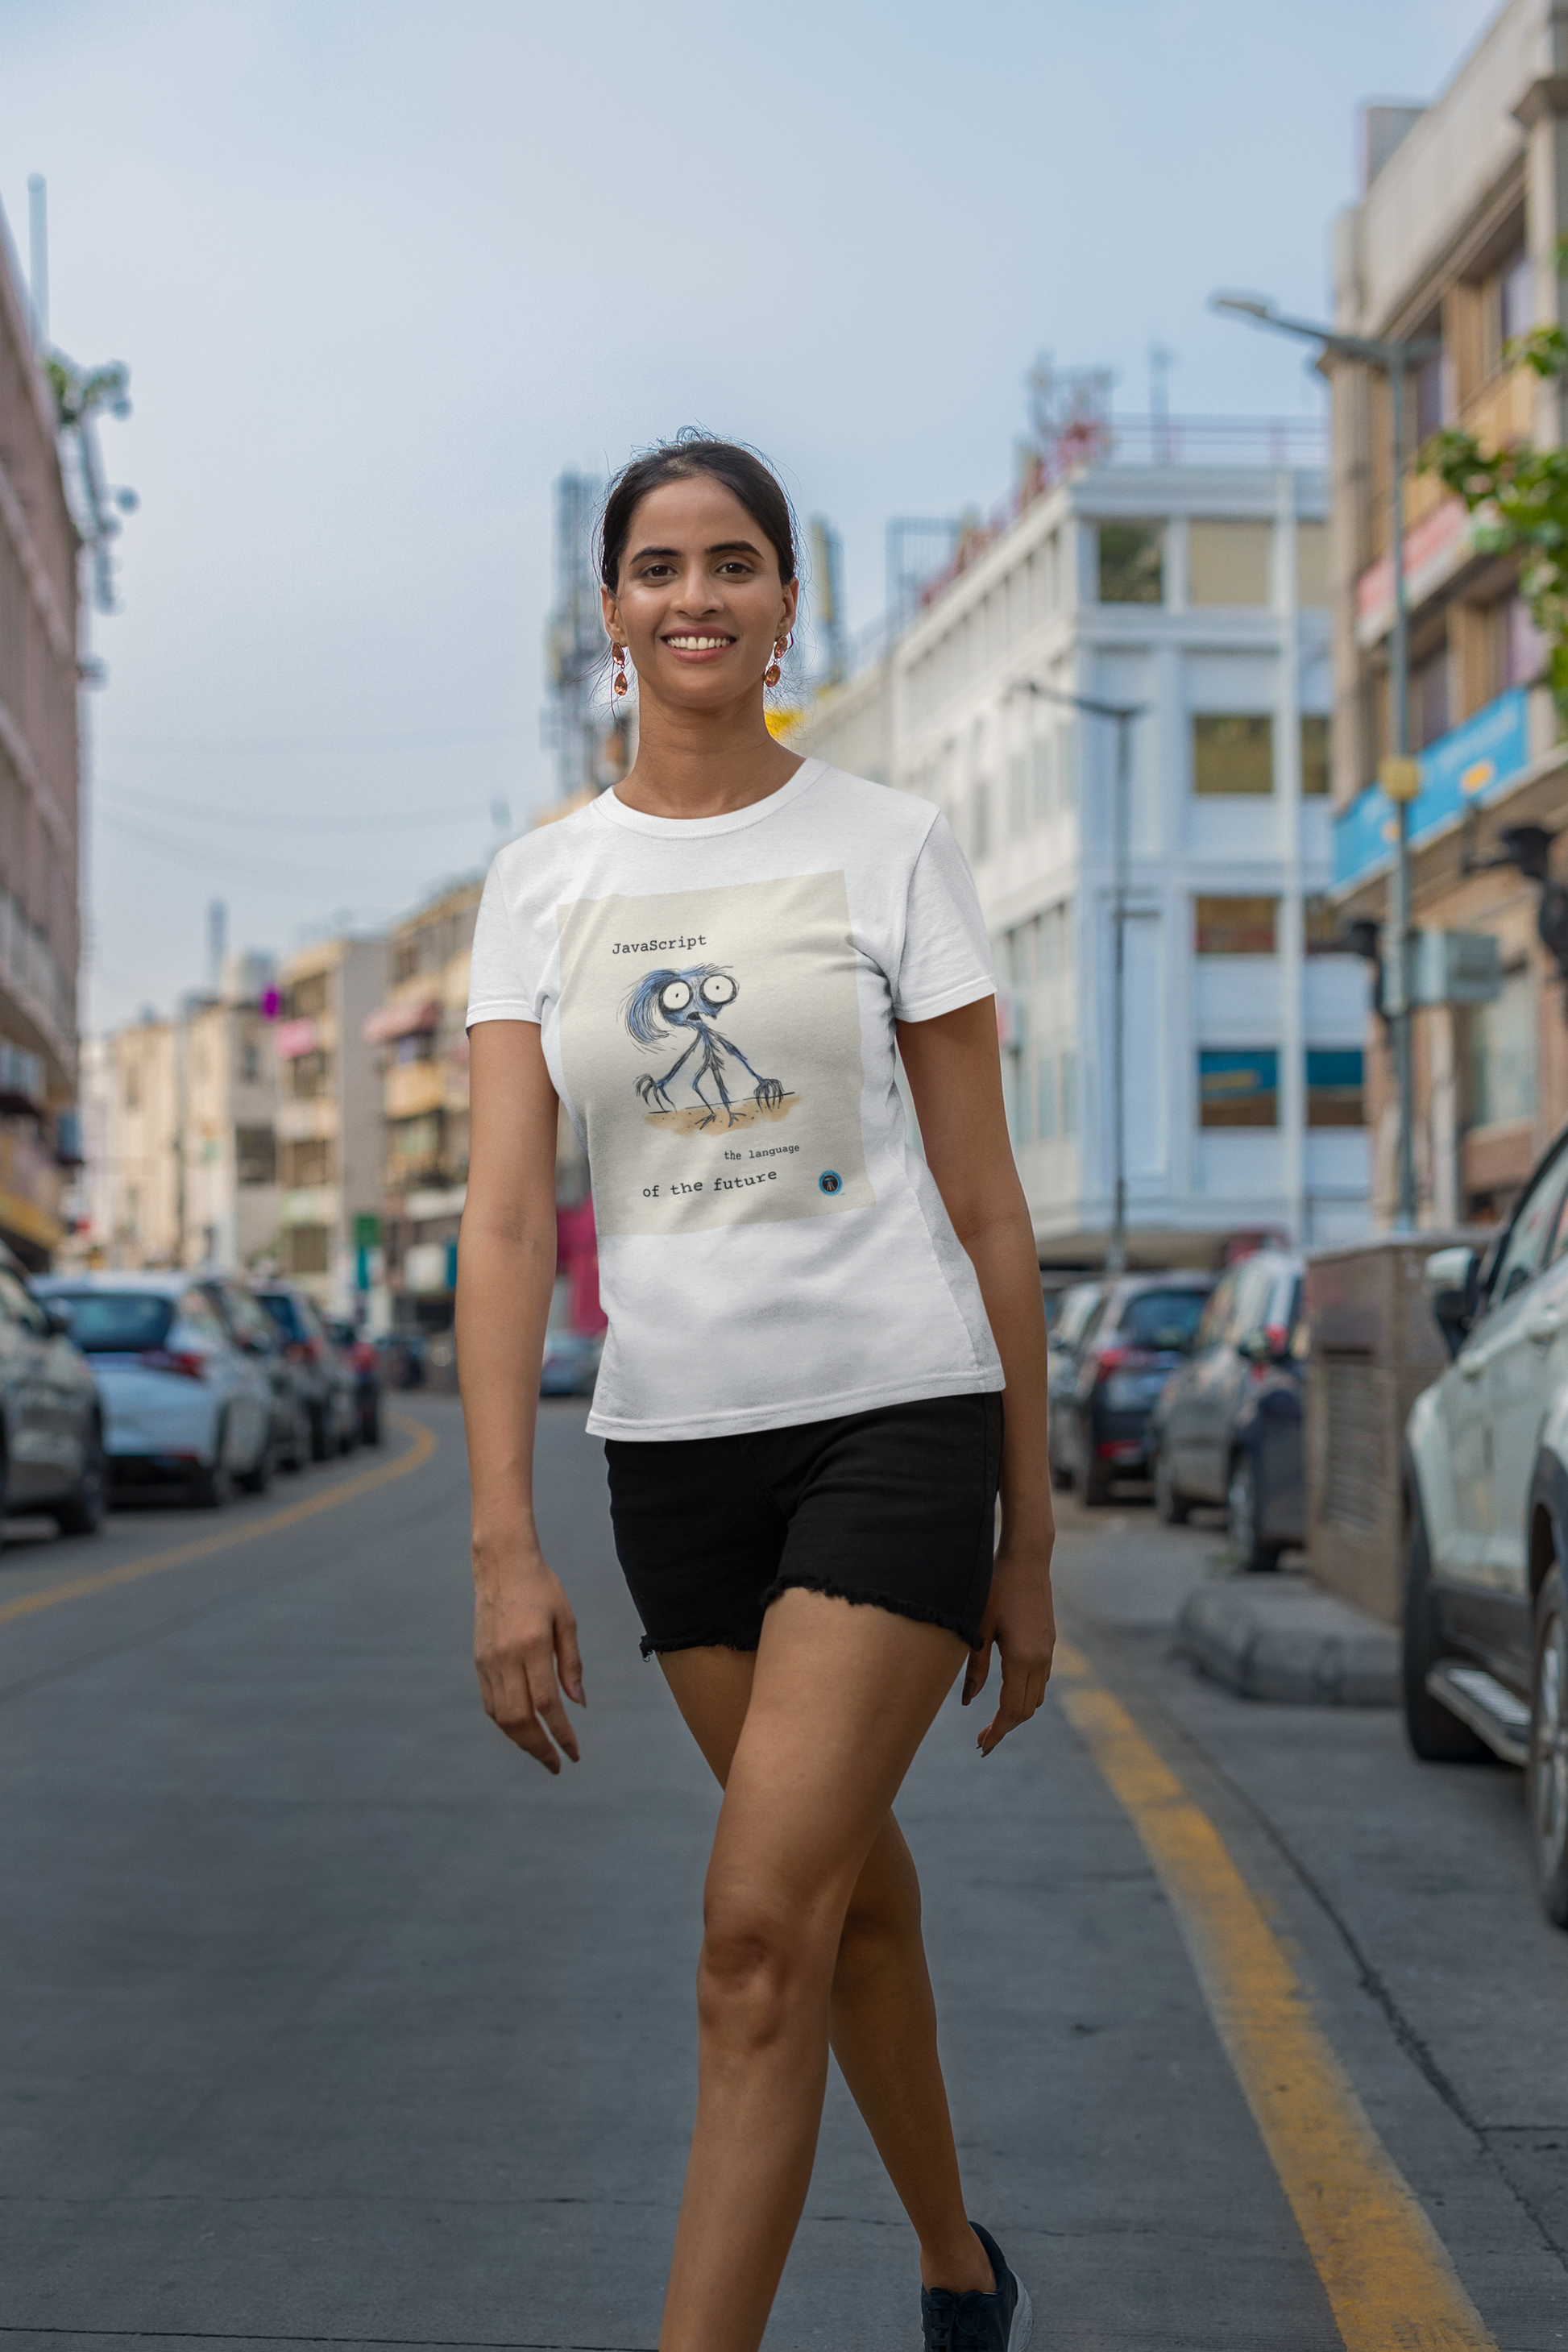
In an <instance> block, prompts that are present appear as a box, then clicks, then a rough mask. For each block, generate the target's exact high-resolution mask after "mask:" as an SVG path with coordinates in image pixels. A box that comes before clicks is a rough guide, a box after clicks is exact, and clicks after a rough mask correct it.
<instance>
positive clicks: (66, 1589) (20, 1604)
mask: <svg viewBox="0 0 1568 2352" xmlns="http://www.w3.org/2000/svg"><path fill="white" fill-rule="evenodd" d="M387 1419H388V1420H389V1421H390V1422H391V1423H392V1426H393V1427H394V1428H395V1429H401V1430H403V1431H405V1433H407V1434H408V1435H409V1436H411V1437H412V1438H413V1440H414V1443H413V1444H412V1445H411V1446H410V1447H409V1449H408V1451H407V1453H406V1454H399V1455H398V1457H397V1459H396V1461H395V1462H385V1463H382V1464H380V1465H378V1466H377V1467H376V1468H375V1469H374V1470H362V1471H361V1472H360V1474H359V1475H358V1476H357V1477H355V1478H345V1479H344V1480H343V1481H342V1484H341V1485H340V1486H327V1487H324V1488H323V1489H322V1491H321V1493H320V1494H318V1495H312V1496H310V1498H309V1500H308V1501H306V1502H303V1503H290V1504H289V1507H288V1509H287V1510H285V1511H271V1512H269V1513H268V1515H267V1517H265V1518H259V1519H250V1520H247V1523H246V1524H245V1525H244V1526H243V1527H238V1528H226V1530H225V1531H224V1533H223V1534H222V1535H210V1536H198V1537H197V1538H196V1540H195V1542H194V1543H186V1544H177V1545H176V1546H175V1547H174V1550H173V1551H156V1552H153V1554H152V1556H151V1558H150V1559H132V1560H127V1561H126V1563H125V1565H124V1567H123V1568H105V1569H100V1570H98V1571H97V1572H96V1573H95V1574H94V1575H91V1576H73V1577H71V1578H69V1579H68V1580H67V1581H66V1582H64V1583H62V1584H51V1585H47V1586H46V1587H45V1589H44V1590H43V1591H41V1592H29V1593H26V1595H24V1597H23V1598H22V1599H21V1600H20V1601H5V1603H4V1604H3V1605H0V1625H5V1624H9V1623H10V1622H11V1620H12V1619H13V1618H16V1617H36V1616H37V1613H38V1612H39V1611H40V1610H41V1609H58V1606H59V1604H60V1602H61V1601H85V1600H86V1599H87V1598H88V1596H89V1593H93V1592H109V1591H112V1589H113V1588H114V1586H115V1585H117V1584H134V1583H135V1582H136V1581H137V1580H138V1579H139V1578H141V1577H143V1576H157V1575H159V1574H161V1572H162V1571H163V1570H164V1569H166V1568H183V1567H184V1565H185V1563H186V1562H187V1561H188V1560H193V1559H207V1558H208V1557H210V1556H211V1555H212V1554H213V1553H215V1552H220V1551H233V1550H234V1549H236V1548H237V1546H238V1545H240V1544H247V1543H258V1542H259V1541H260V1539H261V1538H262V1537H263V1536H275V1535H278V1534H279V1533H280V1532H281V1531H282V1529H283V1528H297V1527H299V1526H300V1523H301V1521H302V1520H305V1519H313V1518H315V1517H317V1515H318V1513H320V1512H321V1511H335V1510H336V1509H337V1507H338V1505H339V1504H340V1503H352V1502H354V1501H356V1500H357V1499H358V1497H359V1496H361V1495H368V1494H370V1493H371V1492H372V1490H373V1489H374V1488H375V1487H377V1486H390V1485H391V1484H392V1481H393V1480H394V1479H395V1478H406V1477H407V1475H408V1474H409V1472H410V1471H411V1470H419V1469H422V1468H423V1467H424V1465H425V1464H426V1462H428V1461H429V1459H430V1456H431V1455H432V1454H434V1453H435V1451H436V1448H437V1445H438V1444H440V1440H439V1438H437V1435H436V1433H435V1431H434V1430H431V1429H427V1428H426V1426H425V1423H423V1422H422V1421H415V1420H413V1419H412V1418H411V1417H410V1416H409V1415H408V1414H407V1413H402V1412H394V1413H389V1414H388V1415H387Z"/></svg>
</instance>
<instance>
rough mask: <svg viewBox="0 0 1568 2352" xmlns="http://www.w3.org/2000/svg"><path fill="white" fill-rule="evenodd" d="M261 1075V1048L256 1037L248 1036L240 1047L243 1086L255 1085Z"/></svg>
mask: <svg viewBox="0 0 1568 2352" xmlns="http://www.w3.org/2000/svg"><path fill="white" fill-rule="evenodd" d="M260 1076H261V1048H260V1046H259V1045H258V1044H257V1042H256V1040H255V1038H254V1037H247V1038H246V1040H245V1042H244V1044H243V1045H241V1046H240V1049H239V1078H240V1084H241V1085H242V1086H247V1087H253V1086H255V1085H256V1083H257V1081H258V1079H259V1077H260Z"/></svg>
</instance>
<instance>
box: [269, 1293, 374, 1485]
mask: <svg viewBox="0 0 1568 2352" xmlns="http://www.w3.org/2000/svg"><path fill="white" fill-rule="evenodd" d="M251 1290H252V1295H253V1296H254V1297H257V1298H258V1299H259V1300H260V1301H261V1304H262V1306H263V1307H265V1308H266V1309H267V1312H268V1315H270V1316H271V1318H272V1320H273V1322H274V1324H275V1325H276V1326H277V1328H278V1331H279V1336H280V1337H281V1339H282V1341H283V1353H284V1355H285V1356H286V1357H287V1359H288V1360H289V1362H290V1363H291V1364H298V1365H299V1366H300V1370H301V1373H302V1374H303V1377H304V1381H305V1390H306V1397H307V1407H308V1410H309V1412H310V1452H311V1454H313V1455H314V1457H315V1459H316V1460H317V1461H318V1462H325V1461H326V1459H327V1457H328V1455H329V1454H352V1453H353V1449H354V1447H355V1446H356V1445H357V1444H358V1443H359V1413H358V1410H357V1408H356V1406H355V1403H354V1391H353V1374H352V1373H351V1372H350V1370H349V1369H348V1367H347V1366H346V1365H345V1364H344V1362H343V1360H342V1357H341V1356H340V1355H339V1353H338V1351H337V1349H335V1348H334V1347H333V1345H332V1342H331V1339H330V1338H329V1337H328V1334H327V1327H326V1325H325V1324H324V1323H323V1322H322V1320H321V1315H320V1313H319V1312H318V1310H317V1307H316V1304H315V1301H314V1300H313V1299H312V1298H311V1297H310V1296H309V1294H308V1293H307V1292H305V1291H303V1290H301V1289H300V1287H299V1286H298V1285H297V1284H296V1283H292V1282H258V1283H253V1284H252V1285H251Z"/></svg>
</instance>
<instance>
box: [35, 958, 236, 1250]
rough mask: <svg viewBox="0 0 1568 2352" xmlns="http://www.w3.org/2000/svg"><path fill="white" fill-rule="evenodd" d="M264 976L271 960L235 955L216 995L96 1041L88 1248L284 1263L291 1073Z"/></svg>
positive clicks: (83, 1221) (87, 1061) (86, 1110)
mask: <svg viewBox="0 0 1568 2352" xmlns="http://www.w3.org/2000/svg"><path fill="white" fill-rule="evenodd" d="M264 977H265V973H264V971H260V970H258V959H256V958H254V957H242V956H231V957H229V958H228V960H227V961H226V964H225V967H224V974H223V987H222V991H221V992H220V993H219V994H218V995H217V996H216V997H197V996H190V997H187V998H186V999H185V1000H184V1003H182V1004H181V1006H180V1009H179V1012H178V1013H176V1014H175V1015H174V1018H173V1019H169V1020H166V1019H163V1018H161V1017H159V1016H158V1015H157V1014H155V1013H148V1014H146V1015H144V1016H143V1018H142V1020H140V1021H138V1022H134V1023H132V1024H131V1025H130V1026H129V1027H127V1028H124V1029H121V1030H118V1031H117V1032H115V1034H113V1035H111V1036H109V1037H104V1038H98V1039H94V1040H92V1041H91V1042H90V1044H89V1046H88V1047H86V1048H85V1049H84V1052H83V1057H82V1060H83V1089H82V1105H83V1120H84V1128H85V1130H86V1138H85V1148H86V1151H87V1167H86V1170H85V1172H84V1177H83V1181H82V1183H81V1186H80V1188H79V1202H80V1209H81V1213H80V1216H79V1227H78V1231H77V1233H76V1234H75V1235H74V1236H73V1243H72V1247H73V1250H74V1251H75V1253H76V1254H77V1255H89V1256H90V1257H92V1258H93V1259H94V1260H96V1261H97V1262H99V1263H102V1264H108V1265H132V1266H136V1265H148V1266H153V1265H170V1266H173V1265H218V1266H223V1267H226V1268H246V1267H249V1268H263V1267H265V1268H268V1269H270V1268H271V1267H272V1266H273V1265H275V1263H276V1255H277V1249H278V1177H277V1140H276V1133H275V1126H276V1115H277V1102H278V1075H277V1065H276V1061H275V1058H274V1055H273V1051H272V1024H271V1023H270V1022H269V1021H268V1019H267V1018H266V1017H265V1014H264V1011H263V1007H262V1004H261V1003H260V1001H259V994H258V991H259V985H260V981H261V979H262V978H264Z"/></svg>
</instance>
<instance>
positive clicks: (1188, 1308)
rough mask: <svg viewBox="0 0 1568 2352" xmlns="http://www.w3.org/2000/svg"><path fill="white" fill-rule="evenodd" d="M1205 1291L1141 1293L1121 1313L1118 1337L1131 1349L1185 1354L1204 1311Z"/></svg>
mask: <svg viewBox="0 0 1568 2352" xmlns="http://www.w3.org/2000/svg"><path fill="white" fill-rule="evenodd" d="M1206 1297H1208V1293H1207V1291H1206V1290H1143V1291H1140V1292H1139V1294H1138V1296H1137V1297H1135V1298H1130V1299H1129V1300H1128V1302H1127V1304H1126V1306H1125V1307H1123V1309H1122V1312H1121V1338H1122V1339H1125V1341H1126V1342H1127V1344H1128V1346H1129V1347H1131V1348H1154V1349H1162V1350H1163V1351H1164V1352H1165V1353H1167V1354H1169V1353H1172V1352H1174V1353H1176V1354H1185V1352H1186V1350H1187V1349H1188V1348H1190V1347H1191V1345H1192V1342H1193V1333H1194V1331H1195V1330H1196V1329H1197V1326H1198V1318H1199V1316H1200V1315H1201V1314H1202V1313H1203V1311H1204V1301H1205V1299H1206Z"/></svg>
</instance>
